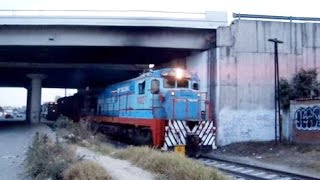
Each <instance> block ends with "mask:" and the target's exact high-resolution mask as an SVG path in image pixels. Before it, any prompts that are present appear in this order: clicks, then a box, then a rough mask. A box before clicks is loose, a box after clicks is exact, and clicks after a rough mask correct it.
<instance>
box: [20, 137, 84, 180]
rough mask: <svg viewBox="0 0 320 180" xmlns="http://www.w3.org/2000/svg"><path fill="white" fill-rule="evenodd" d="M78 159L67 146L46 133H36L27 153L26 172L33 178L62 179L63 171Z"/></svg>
mask: <svg viewBox="0 0 320 180" xmlns="http://www.w3.org/2000/svg"><path fill="white" fill-rule="evenodd" d="M77 160H78V159H77V157H76V156H75V153H74V152H73V151H72V150H71V149H70V148H67V147H66V146H63V145H62V144H60V143H59V141H57V142H53V141H52V140H51V139H50V138H49V137H48V136H47V135H46V134H38V133H37V134H36V135H35V137H34V138H33V142H32V145H31V146H30V147H29V149H28V151H27V153H26V159H25V172H26V176H28V177H31V178H32V179H46V178H51V179H55V180H60V179H62V177H63V171H64V170H65V169H66V168H67V167H68V166H69V165H70V164H72V163H74V162H76V161H77Z"/></svg>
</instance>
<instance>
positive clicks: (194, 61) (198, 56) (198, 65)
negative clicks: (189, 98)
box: [186, 51, 208, 92]
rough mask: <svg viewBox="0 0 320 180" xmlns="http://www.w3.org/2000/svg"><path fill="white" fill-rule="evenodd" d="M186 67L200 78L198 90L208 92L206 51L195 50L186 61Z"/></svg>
mask: <svg viewBox="0 0 320 180" xmlns="http://www.w3.org/2000/svg"><path fill="white" fill-rule="evenodd" d="M186 66H187V69H189V70H191V71H193V72H196V73H197V74H198V76H199V78H200V81H201V82H200V91H201V92H208V51H195V52H193V53H192V54H191V55H190V56H189V57H187V61H186Z"/></svg>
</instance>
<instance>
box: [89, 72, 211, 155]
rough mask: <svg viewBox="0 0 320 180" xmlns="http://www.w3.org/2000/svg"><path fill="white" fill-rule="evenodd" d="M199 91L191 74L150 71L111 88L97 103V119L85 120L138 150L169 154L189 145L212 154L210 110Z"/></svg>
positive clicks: (196, 80) (194, 74) (198, 85)
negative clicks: (160, 150)
mask: <svg viewBox="0 0 320 180" xmlns="http://www.w3.org/2000/svg"><path fill="white" fill-rule="evenodd" d="M199 87H200V79H199V78H198V76H197V74H196V73H192V72H190V71H186V70H182V69H178V68H165V69H159V70H154V71H149V72H146V73H143V74H141V75H140V76H139V77H137V78H134V79H130V80H127V81H124V82H120V83H117V84H114V85H110V86H108V87H106V88H105V89H104V90H103V91H102V92H101V93H100V94H99V95H98V97H97V107H96V111H95V113H94V114H93V115H88V116H85V118H84V119H85V120H86V121H89V122H91V124H92V127H95V129H97V128H98V129H99V130H100V131H103V132H105V133H107V134H111V135H113V136H117V137H123V138H125V139H128V140H130V141H132V142H134V143H135V144H145V145H152V146H155V147H161V148H163V149H170V148H173V147H175V146H176V145H188V141H189V140H190V141H192V142H193V143H195V142H196V143H198V144H199V145H200V146H202V147H209V148H212V147H214V146H215V137H214V136H215V135H214V133H215V126H214V122H213V120H212V115H211V113H210V112H211V110H210V108H211V107H210V103H209V102H208V101H207V97H206V96H207V94H206V93H202V92H200V91H199ZM190 137H191V138H190ZM192 142H191V143H192ZM189 144H190V143H189Z"/></svg>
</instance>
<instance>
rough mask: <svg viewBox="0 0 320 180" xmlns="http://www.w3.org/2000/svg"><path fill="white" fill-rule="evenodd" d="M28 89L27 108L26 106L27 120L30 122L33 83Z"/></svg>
mask: <svg viewBox="0 0 320 180" xmlns="http://www.w3.org/2000/svg"><path fill="white" fill-rule="evenodd" d="M26 89H27V108H26V121H27V123H30V106H31V84H29V85H28V87H26Z"/></svg>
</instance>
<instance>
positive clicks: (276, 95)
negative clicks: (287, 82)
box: [268, 38, 283, 142]
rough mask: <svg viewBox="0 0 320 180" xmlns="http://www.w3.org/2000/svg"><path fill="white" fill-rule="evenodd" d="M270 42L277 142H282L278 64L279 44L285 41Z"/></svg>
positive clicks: (273, 40)
mask: <svg viewBox="0 0 320 180" xmlns="http://www.w3.org/2000/svg"><path fill="white" fill-rule="evenodd" d="M268 41H270V42H273V43H274V107H275V110H274V117H275V119H274V123H275V142H278V140H279V142H281V127H282V126H281V122H280V92H279V89H280V86H279V63H278V43H280V44H281V43H283V41H280V40H278V39H277V38H274V39H268ZM278 122H279V131H280V132H279V138H278V126H277V123H278Z"/></svg>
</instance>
